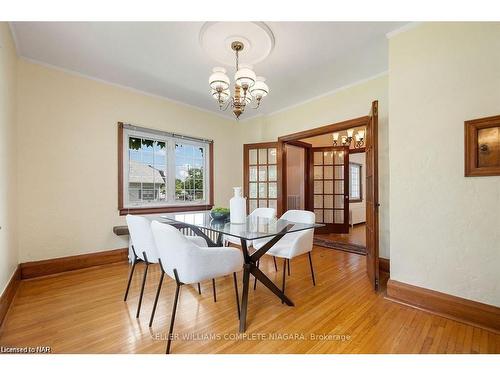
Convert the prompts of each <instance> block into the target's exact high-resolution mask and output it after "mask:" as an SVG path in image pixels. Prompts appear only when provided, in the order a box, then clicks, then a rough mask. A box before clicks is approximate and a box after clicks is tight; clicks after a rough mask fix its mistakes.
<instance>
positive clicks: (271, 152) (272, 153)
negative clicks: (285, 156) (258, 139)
mask: <svg viewBox="0 0 500 375" xmlns="http://www.w3.org/2000/svg"><path fill="white" fill-rule="evenodd" d="M267 150H268V156H267V163H268V164H276V149H275V148H269V149H267Z"/></svg>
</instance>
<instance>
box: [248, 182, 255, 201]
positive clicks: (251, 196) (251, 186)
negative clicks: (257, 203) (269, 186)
mask: <svg viewBox="0 0 500 375" xmlns="http://www.w3.org/2000/svg"><path fill="white" fill-rule="evenodd" d="M249 187H250V189H249V190H250V191H249V194H248V195H249V196H250V198H257V183H255V182H251V183H250V184H249Z"/></svg>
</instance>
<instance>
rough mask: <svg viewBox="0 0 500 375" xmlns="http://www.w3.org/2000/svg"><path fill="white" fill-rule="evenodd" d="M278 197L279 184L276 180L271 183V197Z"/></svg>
mask: <svg viewBox="0 0 500 375" xmlns="http://www.w3.org/2000/svg"><path fill="white" fill-rule="evenodd" d="M277 197H278V184H277V183H276V182H270V183H269V198H277Z"/></svg>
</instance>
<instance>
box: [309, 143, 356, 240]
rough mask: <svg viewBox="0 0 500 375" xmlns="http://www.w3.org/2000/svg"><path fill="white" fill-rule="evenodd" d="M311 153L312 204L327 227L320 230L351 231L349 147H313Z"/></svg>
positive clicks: (328, 231)
mask: <svg viewBox="0 0 500 375" xmlns="http://www.w3.org/2000/svg"><path fill="white" fill-rule="evenodd" d="M310 153H311V154H310V157H309V176H310V177H309V180H310V186H309V192H310V193H309V199H310V200H309V207H311V208H312V211H313V212H314V214H315V215H316V222H317V223H321V224H324V225H325V226H324V227H321V228H318V229H316V233H349V147H347V146H345V147H342V146H340V147H333V146H332V147H313V148H311V149H310Z"/></svg>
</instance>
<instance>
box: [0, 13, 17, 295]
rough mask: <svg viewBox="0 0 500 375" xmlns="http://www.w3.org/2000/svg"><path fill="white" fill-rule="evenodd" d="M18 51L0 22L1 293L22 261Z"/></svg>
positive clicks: (4, 26)
mask: <svg viewBox="0 0 500 375" xmlns="http://www.w3.org/2000/svg"><path fill="white" fill-rule="evenodd" d="M16 60H17V56H16V51H15V47H14V43H13V41H12V36H11V34H10V30H9V26H8V24H7V23H5V22H0V294H1V293H2V292H3V290H4V288H5V286H6V285H7V283H8V281H9V279H10V277H11V276H12V274H13V273H14V271H15V269H16V267H17V263H18V249H17V231H16V229H17V227H16V179H17V174H16V130H15V115H16V110H15V109H16V103H15V98H16Z"/></svg>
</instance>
